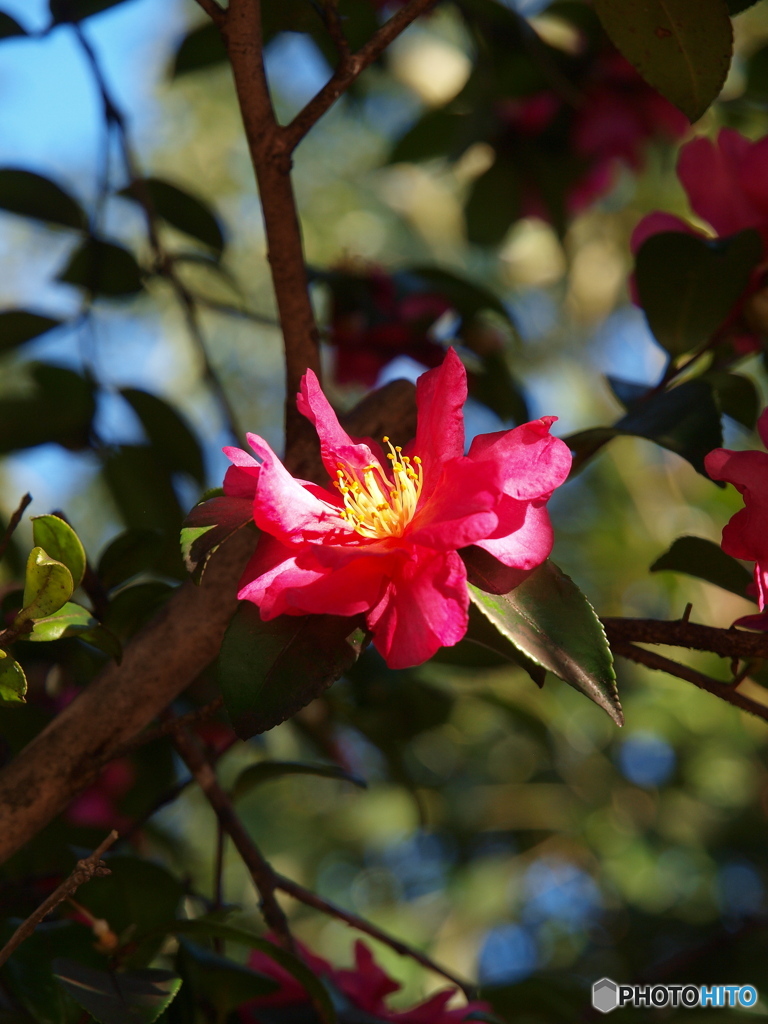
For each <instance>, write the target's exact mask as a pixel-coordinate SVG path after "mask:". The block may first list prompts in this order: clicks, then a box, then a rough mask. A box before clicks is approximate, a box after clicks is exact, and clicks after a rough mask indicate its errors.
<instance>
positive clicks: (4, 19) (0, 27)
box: [0, 11, 27, 39]
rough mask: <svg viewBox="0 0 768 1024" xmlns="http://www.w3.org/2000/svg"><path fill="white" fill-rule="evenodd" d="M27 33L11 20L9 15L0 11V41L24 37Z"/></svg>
mask: <svg viewBox="0 0 768 1024" xmlns="http://www.w3.org/2000/svg"><path fill="white" fill-rule="evenodd" d="M25 35H27V32H26V31H25V30H24V29H23V28H22V27H21V25H20V24H19V23H18V21H16V19H15V18H12V17H11V16H10V14H5V13H4V12H3V11H0V39H11V38H12V37H13V36H25Z"/></svg>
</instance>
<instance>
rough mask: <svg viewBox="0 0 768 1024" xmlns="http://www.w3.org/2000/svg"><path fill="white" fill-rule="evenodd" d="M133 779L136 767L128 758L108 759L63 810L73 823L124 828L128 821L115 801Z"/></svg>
mask: <svg viewBox="0 0 768 1024" xmlns="http://www.w3.org/2000/svg"><path fill="white" fill-rule="evenodd" d="M135 781H136V768H135V767H134V765H133V763H132V762H131V761H130V760H129V759H128V758H127V757H120V758H118V759H117V760H116V761H110V762H109V764H107V765H105V766H104V768H103V769H102V770H101V772H100V774H99V777H98V778H97V779H96V781H95V782H94V783H92V784H91V785H90V786H88V788H87V789H84V790H83V791H82V793H80V794H79V795H78V796H76V797H75V799H74V800H73V801H72V803H71V804H70V805H69V807H68V808H67V810H66V812H65V817H66V818H67V820H68V821H70V822H71V823H72V824H73V825H84V826H86V827H88V828H125V827H127V826H128V825H130V823H131V819H130V818H127V817H126V816H125V815H124V814H121V812H120V811H119V809H118V803H119V801H120V799H121V798H122V797H124V796H125V794H126V793H127V792H128V790H129V789H130V788H131V786H133V784H134V782H135Z"/></svg>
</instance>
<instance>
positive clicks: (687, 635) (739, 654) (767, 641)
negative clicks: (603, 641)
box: [602, 618, 768, 658]
mask: <svg viewBox="0 0 768 1024" xmlns="http://www.w3.org/2000/svg"><path fill="white" fill-rule="evenodd" d="M602 621H603V626H604V627H605V632H606V634H607V636H608V640H609V641H610V643H611V645H613V643H614V641H617V640H618V641H621V640H624V641H630V642H632V641H634V642H637V643H641V644H665V645H667V646H669V647H687V648H689V649H690V650H694V651H710V652H711V653H712V654H719V655H721V657H723V658H768V634H766V633H746V632H743V631H742V630H740V629H733V628H731V629H718V628H716V627H715V626H701V625H699V624H698V623H695V622H687V621H685V620H684V619H677V620H675V621H672V622H664V621H659V620H658V619H613V618H608V619H603V620H602Z"/></svg>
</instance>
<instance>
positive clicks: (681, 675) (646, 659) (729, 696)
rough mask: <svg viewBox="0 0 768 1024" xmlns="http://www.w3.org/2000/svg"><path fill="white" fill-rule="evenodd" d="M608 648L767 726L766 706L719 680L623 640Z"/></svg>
mask: <svg viewBox="0 0 768 1024" xmlns="http://www.w3.org/2000/svg"><path fill="white" fill-rule="evenodd" d="M611 648H612V650H613V653H614V654H618V655H619V657H621V658H628V659H629V660H630V661H634V662H636V663H637V664H638V665H645V667H646V668H653V669H656V670H657V671H659V672H667V673H668V674H669V675H671V676H677V678H678V679H685V680H686V681H687V682H689V683H693V685H694V686H698V687H699V689H700V690H706V691H707V693H712V694H714V695H715V696H716V697H720V698H721V699H722V700H724V701H726V702H727V703H728V704H732V705H733V706H734V707H736V708H739V709H740V710H741V711H748V712H749V713H750V714H751V715H756V716H757V717H758V718H762V719H763V721H766V722H768V706H766V705H765V704H760V703H758V701H756V700H752V699H751V698H750V697H745V696H744V694H742V693H739V691H738V690H737V689H736V688H735V686H733V685H732V684H730V683H723V682H721V681H720V680H719V679H713V678H712V677H711V676H707V675H704V673H702V672H697V671H696V669H693V668H690V667H689V666H688V665H681V664H680V663H679V662H677V661H672V659H671V658H665V657H664V656H663V655H661V654H657V653H656V652H655V651H646V650H645V649H644V648H642V647H636V646H635V645H634V644H630V643H627V642H626V641H623V640H615V641H613V642H612V643H611Z"/></svg>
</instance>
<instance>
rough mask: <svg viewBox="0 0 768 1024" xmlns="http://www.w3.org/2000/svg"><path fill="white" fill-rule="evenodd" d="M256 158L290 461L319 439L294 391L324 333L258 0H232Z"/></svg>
mask: <svg viewBox="0 0 768 1024" xmlns="http://www.w3.org/2000/svg"><path fill="white" fill-rule="evenodd" d="M222 38H223V40H224V45H225V46H226V49H227V53H228V55H229V60H230V63H231V65H232V72H233V75H234V79H235V89H236V91H237V98H238V101H239V104H240V112H241V114H242V118H243V126H244V128H245V135H246V139H247V141H248V148H249V151H250V155H251V161H252V163H253V167H254V170H255V173H256V181H257V183H258V188H259V195H260V198H261V208H262V213H263V216H264V229H265V233H266V238H267V259H268V260H269V266H270V271H271V273H272V282H273V285H274V289H275V298H276V300H277V308H278V313H279V317H280V326H281V328H282V332H283V338H284V342H285V373H286V377H285V384H286V406H285V431H286V438H285V444H286V448H285V450H286V461H287V463H288V465H289V467H290V468H291V469H293V468H294V461H293V460H294V453H295V452H296V451H297V450H299V449H305V448H306V447H308V446H311V445H312V444H316V438H315V437H314V430H313V429H312V427H311V426H310V424H309V423H308V421H307V420H305V419H304V417H303V416H301V415H300V414H299V411H298V409H297V408H296V402H295V395H296V393H297V392H298V390H299V386H300V383H301V378H302V376H303V375H304V373H305V372H306V370H307V369H312V370H314V371H315V373H317V374H318V376H319V373H320V354H319V334H318V330H317V325H316V324H315V317H314V313H313V311H312V305H311V303H310V300H309V285H308V279H307V272H306V267H305V264H304V251H303V246H302V239H301V228H300V226H299V216H298V213H297V210H296V199H295V196H294V193H293V185H292V183H291V155H290V149H289V147H288V146H287V145H286V143H285V140H284V138H283V135H282V132H283V130H282V129H281V128H280V126H279V125H278V124H277V120H276V118H275V112H274V109H273V107H272V100H271V98H270V94H269V87H268V85H267V79H266V75H265V73H264V61H263V56H262V36H261V8H260V0H232V2H231V3H230V6H229V10H228V13H227V18H226V21H225V23H224V25H223V26H222Z"/></svg>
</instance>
